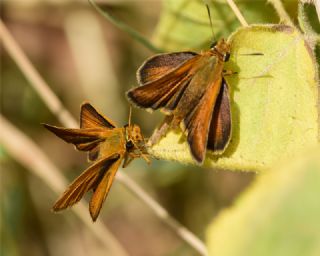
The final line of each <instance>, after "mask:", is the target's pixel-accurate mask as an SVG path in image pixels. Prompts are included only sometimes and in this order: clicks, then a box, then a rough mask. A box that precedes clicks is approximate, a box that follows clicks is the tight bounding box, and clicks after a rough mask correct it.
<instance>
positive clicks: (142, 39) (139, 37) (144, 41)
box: [88, 0, 163, 53]
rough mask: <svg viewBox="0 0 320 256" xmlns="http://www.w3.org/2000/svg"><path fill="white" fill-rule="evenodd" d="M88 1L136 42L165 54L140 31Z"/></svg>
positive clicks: (90, 0)
mask: <svg viewBox="0 0 320 256" xmlns="http://www.w3.org/2000/svg"><path fill="white" fill-rule="evenodd" d="M88 1H89V3H90V4H91V5H92V7H93V8H94V9H96V11H97V12H98V13H99V14H101V15H102V16H103V17H104V18H106V19H107V20H108V21H110V22H111V23H112V24H114V25H115V26H116V27H118V28H119V29H121V30H123V31H125V32H127V33H128V34H129V35H130V36H132V37H133V38H134V39H135V40H137V41H138V42H140V43H141V44H142V45H144V46H145V47H147V48H148V49H150V50H151V51H153V52H157V53H159V52H163V51H162V50H161V49H159V48H157V47H156V46H154V45H153V44H152V43H151V42H150V41H149V40H148V39H146V38H145V37H144V36H143V35H141V34H140V33H139V32H138V31H136V30H134V29H133V28H131V27H130V26H128V25H127V24H125V23H123V22H122V21H120V20H117V19H116V18H114V17H113V16H111V15H110V14H109V13H107V12H106V11H105V10H102V9H101V8H100V7H99V6H98V5H97V4H96V3H95V2H94V1H93V0H88Z"/></svg>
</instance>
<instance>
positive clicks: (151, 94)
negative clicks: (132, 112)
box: [127, 52, 201, 110]
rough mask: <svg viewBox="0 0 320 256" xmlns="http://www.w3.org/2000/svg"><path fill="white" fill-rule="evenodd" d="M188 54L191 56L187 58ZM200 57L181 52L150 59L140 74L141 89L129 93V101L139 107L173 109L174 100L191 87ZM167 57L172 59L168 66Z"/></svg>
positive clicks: (137, 88) (140, 70)
mask: <svg viewBox="0 0 320 256" xmlns="http://www.w3.org/2000/svg"><path fill="white" fill-rule="evenodd" d="M171 55H172V56H171ZM179 55H181V56H182V57H181V58H177V60H174V56H179ZM184 55H186V56H187V57H185V59H183V58H184V57H183V56H184ZM200 57H201V55H197V54H195V53H192V54H191V53H185V52H181V53H172V54H163V55H158V56H157V57H154V58H152V59H150V60H148V61H147V62H146V63H145V64H144V65H143V66H142V67H141V68H140V69H139V71H138V81H139V83H140V85H141V86H140V87H136V88H133V89H131V90H130V91H128V92H127V96H128V98H129V99H130V100H131V101H132V102H133V103H134V104H136V105H137V106H139V107H143V108H151V109H153V110H155V109H158V108H167V109H171V108H170V107H169V105H170V106H171V105H174V104H173V103H172V102H170V99H172V98H173V97H178V96H179V95H180V94H181V93H180V92H181V90H183V89H184V88H185V86H187V84H188V82H189V81H190V79H191V77H192V73H191V70H192V68H193V66H194V64H196V63H197V61H198V60H199V58H200ZM166 58H168V59H169V61H168V62H167V63H168V64H167V66H166V62H165V59H166ZM160 60H161V61H160ZM154 62H155V63H154ZM161 65H163V66H161ZM169 102H170V104H168V103H169Z"/></svg>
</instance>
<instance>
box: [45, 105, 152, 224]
mask: <svg viewBox="0 0 320 256" xmlns="http://www.w3.org/2000/svg"><path fill="white" fill-rule="evenodd" d="M130 117H131V111H130ZM130 117H129V124H128V125H125V126H124V127H116V125H115V124H114V122H113V121H111V120H110V119H108V118H107V117H105V116H103V115H102V114H100V113H99V112H98V111H97V110H96V109H95V108H94V107H93V106H92V105H90V104H89V103H84V104H82V106H81V113H80V129H68V128H61V127H56V126H51V125H48V124H44V127H45V128H47V129H48V130H49V131H51V132H53V133H54V134H55V135H57V136H58V137H59V138H61V139H63V140H64V141H66V142H68V143H72V144H74V145H75V147H76V149H78V150H81V151H88V159H89V161H91V162H93V164H92V165H91V166H90V167H89V168H87V169H86V170H85V171H84V172H83V173H82V174H81V175H80V176H79V177H78V178H76V179H75V180H74V181H73V182H72V183H71V184H70V185H69V187H68V188H67V189H66V191H65V192H64V193H63V194H62V196H61V197H60V198H59V199H58V200H57V201H56V202H55V204H54V206H53V211H60V210H63V209H66V208H67V207H70V206H72V205H74V204H75V203H77V202H79V201H80V199H81V198H82V197H83V196H84V194H85V193H87V192H88V191H90V190H92V191H93V194H92V196H91V199H90V202H89V212H90V215H91V218H92V220H93V221H95V220H96V219H97V217H98V215H99V213H100V210H101V207H102V205H103V202H104V201H105V199H106V197H107V195H108V192H109V190H110V188H111V185H112V183H113V180H114V178H115V174H116V172H117V170H118V168H119V166H120V164H121V163H122V162H123V165H122V166H123V168H124V167H126V166H127V165H128V164H129V163H130V162H131V161H132V160H133V159H135V158H139V157H142V158H143V159H145V161H146V162H147V163H149V162H150V160H149V158H148V155H147V153H146V149H145V140H144V137H143V135H142V133H141V130H140V127H139V126H138V125H136V124H131V122H130V119H131V118H130Z"/></svg>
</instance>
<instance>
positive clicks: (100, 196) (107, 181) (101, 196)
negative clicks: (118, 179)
mask: <svg viewBox="0 0 320 256" xmlns="http://www.w3.org/2000/svg"><path fill="white" fill-rule="evenodd" d="M121 161H122V157H119V158H117V159H116V160H114V161H113V162H112V163H111V165H109V166H108V168H106V169H105V170H104V172H103V176H102V178H101V180H100V181H99V184H98V185H97V187H96V189H95V190H94V193H93V195H92V197H91V200H90V203H89V211H90V215H91V218H92V220H93V221H95V220H96V219H97V217H98V216H99V213H100V210H101V207H102V204H103V202H104V201H105V199H106V197H107V195H108V193H109V191H110V188H111V185H112V183H113V180H114V177H115V175H116V172H117V170H118V168H119V166H120V163H121Z"/></svg>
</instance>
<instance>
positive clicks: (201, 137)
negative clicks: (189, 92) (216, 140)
mask: <svg viewBox="0 0 320 256" xmlns="http://www.w3.org/2000/svg"><path fill="white" fill-rule="evenodd" d="M221 79H222V78H221V76H216V77H215V78H214V80H213V81H211V82H210V81H209V83H208V84H209V85H208V88H207V90H206V91H205V93H204V95H203V96H202V98H201V100H200V102H199V104H198V105H197V106H196V108H195V110H194V111H192V112H190V113H189V114H188V115H187V116H186V118H185V119H184V123H185V127H186V129H187V132H188V136H187V140H188V143H189V146H190V150H191V153H192V155H193V157H194V158H195V160H196V161H198V162H199V163H202V162H203V160H204V157H205V153H206V147H207V140H208V133H209V127H210V122H211V118H212V113H213V109H214V105H215V103H216V99H217V96H218V94H219V91H220V88H221Z"/></svg>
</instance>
